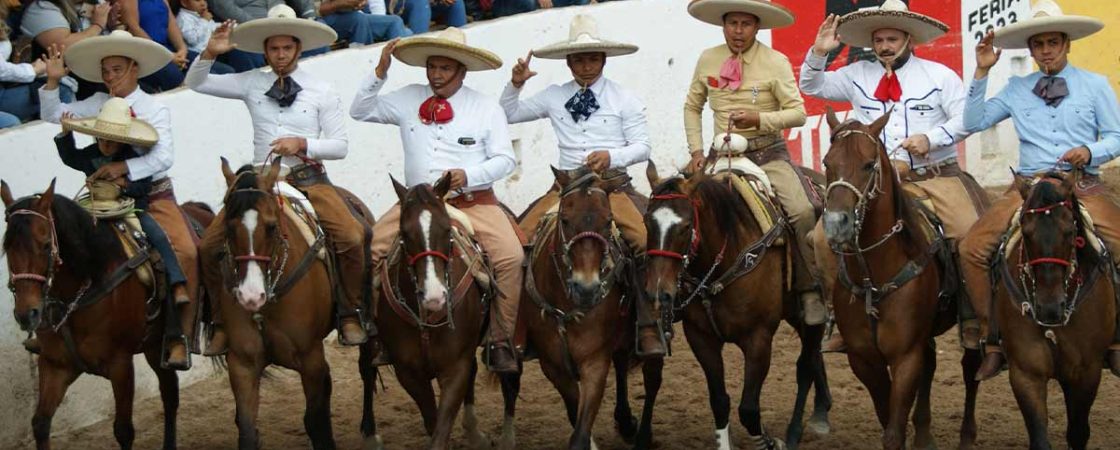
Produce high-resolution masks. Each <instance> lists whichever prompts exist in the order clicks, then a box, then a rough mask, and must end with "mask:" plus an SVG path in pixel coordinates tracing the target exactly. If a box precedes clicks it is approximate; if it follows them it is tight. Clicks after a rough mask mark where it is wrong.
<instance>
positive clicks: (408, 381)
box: [393, 364, 436, 436]
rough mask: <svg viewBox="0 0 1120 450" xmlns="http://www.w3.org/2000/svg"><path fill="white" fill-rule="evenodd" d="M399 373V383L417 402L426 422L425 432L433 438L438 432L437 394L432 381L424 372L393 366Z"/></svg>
mask: <svg viewBox="0 0 1120 450" xmlns="http://www.w3.org/2000/svg"><path fill="white" fill-rule="evenodd" d="M393 369H394V370H395V371H396V372H397V381H400V383H401V386H402V387H404V390H405V392H408V395H409V396H410V397H412V401H414V402H416V406H417V407H418V408H420V417H421V419H423V420H424V431H426V432H427V433H428V436H433V434H434V433H435V431H436V393H435V391H434V390H433V389H432V379H431V377H430V376H428V375H427V374H425V373H423V371H422V370H419V369H416V368H413V367H405V366H404V365H403V364H402V365H396V364H394V365H393Z"/></svg>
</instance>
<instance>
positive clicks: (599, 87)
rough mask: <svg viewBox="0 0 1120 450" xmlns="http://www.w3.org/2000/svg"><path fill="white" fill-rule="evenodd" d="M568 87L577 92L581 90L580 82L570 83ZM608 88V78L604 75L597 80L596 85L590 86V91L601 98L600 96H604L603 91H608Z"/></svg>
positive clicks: (573, 81)
mask: <svg viewBox="0 0 1120 450" xmlns="http://www.w3.org/2000/svg"><path fill="white" fill-rule="evenodd" d="M568 85H569V86H571V87H572V89H574V90H576V91H579V90H580V85H579V83H578V82H576V80H572V81H569V82H568ZM606 86H607V77H606V76H604V75H599V79H598V80H595V82H594V83H591V86H588V89H590V90H591V92H592V93H594V94H595V96H596V97H600V96H602V95H603V89H606Z"/></svg>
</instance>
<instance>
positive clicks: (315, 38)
mask: <svg viewBox="0 0 1120 450" xmlns="http://www.w3.org/2000/svg"><path fill="white" fill-rule="evenodd" d="M273 36H291V37H294V38H296V39H298V40H299V43H300V46H301V47H303V49H304V50H311V49H315V48H321V47H326V46H328V45H331V44H332V43H334V41H335V40H336V39H338V33H335V32H334V29H332V28H331V27H329V26H327V25H326V24H323V23H319V22H316V21H314V20H311V19H300V18H299V16H297V15H296V11H295V10H294V9H292V7H290V6H288V5H285V4H279V5H276V6H273V7H272V9H269V10H268V17H266V18H264V19H255V20H250V21H248V22H245V23H244V24H241V25H238V26H237V27H236V28H234V29H233V34H231V35H230V38H229V39H230V41H231V42H233V43H234V44H237V49H238V50H244V51H247V52H252V53H264V41H265V40H266V39H268V38H270V37H273Z"/></svg>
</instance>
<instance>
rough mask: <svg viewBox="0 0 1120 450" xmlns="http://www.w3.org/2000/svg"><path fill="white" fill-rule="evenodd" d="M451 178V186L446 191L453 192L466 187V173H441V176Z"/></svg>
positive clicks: (458, 170) (453, 171)
mask: <svg viewBox="0 0 1120 450" xmlns="http://www.w3.org/2000/svg"><path fill="white" fill-rule="evenodd" d="M448 175H450V176H451V186H449V187H448V189H450V190H452V191H454V190H456V189H462V188H464V187H467V172H466V171H465V170H463V169H451V170H448V171H447V172H444V173H443V176H445V177H446V176H448Z"/></svg>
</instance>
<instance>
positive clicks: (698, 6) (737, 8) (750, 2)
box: [688, 0, 793, 30]
mask: <svg viewBox="0 0 1120 450" xmlns="http://www.w3.org/2000/svg"><path fill="white" fill-rule="evenodd" d="M733 12H741V13H747V14H751V15H753V16H755V17H758V28H759V29H763V30H765V29H769V28H781V27H786V26H790V25H793V13H792V12H790V10H788V9H786V7H784V6H782V5H779V4H777V3H773V2H769V1H767V0H692V1H690V2H689V3H688V13H689V14H691V15H692V17H695V18H697V19H700V21H702V22H707V23H710V24H712V25H719V26H723V16H725V15H727V13H733Z"/></svg>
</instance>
